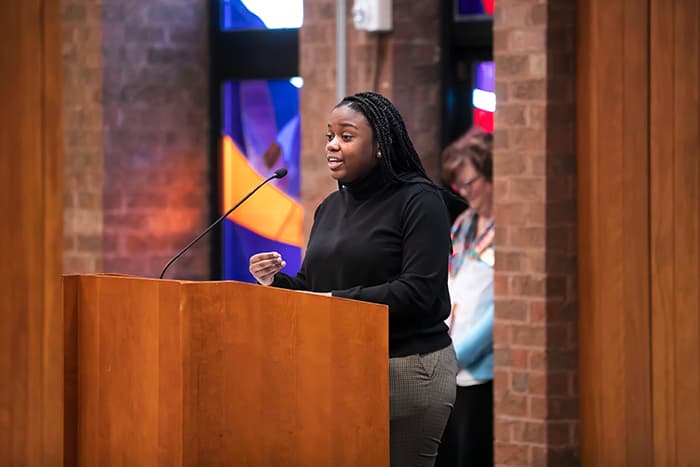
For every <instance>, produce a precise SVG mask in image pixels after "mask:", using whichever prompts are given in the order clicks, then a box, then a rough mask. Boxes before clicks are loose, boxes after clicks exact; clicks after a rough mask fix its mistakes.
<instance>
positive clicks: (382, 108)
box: [336, 92, 433, 185]
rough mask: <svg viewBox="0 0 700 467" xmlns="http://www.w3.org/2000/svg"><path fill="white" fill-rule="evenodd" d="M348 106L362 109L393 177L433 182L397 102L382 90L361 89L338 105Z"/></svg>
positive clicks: (393, 179)
mask: <svg viewBox="0 0 700 467" xmlns="http://www.w3.org/2000/svg"><path fill="white" fill-rule="evenodd" d="M343 106H347V107H350V108H351V109H353V110H355V111H356V112H360V113H361V114H362V115H364V116H365V118H366V119H367V121H368V122H369V125H370V127H371V128H372V132H373V133H374V137H375V138H376V141H377V144H378V146H379V150H380V151H381V153H382V157H381V158H380V159H379V163H380V164H381V166H382V168H383V171H384V173H385V175H386V176H388V178H389V179H390V180H391V181H395V182H408V181H409V180H411V179H414V180H415V177H416V176H419V177H421V178H424V179H425V180H421V181H422V182H427V183H429V184H431V185H432V184H433V182H432V181H431V180H430V178H429V177H428V175H427V174H426V173H425V168H424V167H423V163H422V162H421V160H420V157H418V153H417V152H416V149H415V148H414V147H413V143H412V142H411V139H410V138H409V137H408V132H407V131H406V125H405V124H404V122H403V118H401V114H399V111H398V110H396V107H394V104H392V103H391V101H389V99H387V98H386V97H384V96H382V95H381V94H377V93H374V92H361V93H358V94H354V95H352V96H347V97H345V98H344V99H343V100H342V101H340V103H338V105H336V108H338V107H343Z"/></svg>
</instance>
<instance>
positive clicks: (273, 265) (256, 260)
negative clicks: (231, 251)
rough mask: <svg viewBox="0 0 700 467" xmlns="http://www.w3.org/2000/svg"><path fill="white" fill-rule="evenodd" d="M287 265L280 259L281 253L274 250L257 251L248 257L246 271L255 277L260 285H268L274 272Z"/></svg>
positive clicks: (272, 278) (273, 276)
mask: <svg viewBox="0 0 700 467" xmlns="http://www.w3.org/2000/svg"><path fill="white" fill-rule="evenodd" d="M286 265H287V262H286V261H285V260H283V259H282V255H280V254H279V253H277V252H276V251H270V252H266V253H258V254H256V255H253V256H251V257H250V261H249V263H248V271H250V273H251V274H252V275H253V277H255V280H256V281H258V282H259V283H260V284H262V285H270V284H272V281H273V280H274V278H275V274H277V273H278V272H280V270H281V269H282V268H283V267H285V266H286Z"/></svg>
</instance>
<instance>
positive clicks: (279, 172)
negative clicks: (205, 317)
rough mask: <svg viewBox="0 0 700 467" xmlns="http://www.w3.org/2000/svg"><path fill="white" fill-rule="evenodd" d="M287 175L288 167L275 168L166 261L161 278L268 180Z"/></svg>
mask: <svg viewBox="0 0 700 467" xmlns="http://www.w3.org/2000/svg"><path fill="white" fill-rule="evenodd" d="M285 175H287V169H285V168H284V167H283V168H281V169H277V170H275V173H274V174H272V175H270V176H269V177H267V178H266V179H265V180H263V181H262V182H261V183H260V184H259V185H258V186H256V187H255V188H254V189H253V191H251V192H250V193H248V194H247V195H245V197H244V198H243V199H242V200H240V201H239V202H237V203H236V205H235V206H233V207H232V208H231V209H229V210H228V211H226V213H225V214H224V215H223V216H221V217H219V218H218V219H217V220H215V221H214V222H213V223H212V224H211V225H210V226H209V227H207V229H206V230H205V231H204V232H202V233H201V234H199V235H197V236H196V237H195V238H194V240H192V241H191V242H190V243H188V244H187V246H185V248H183V249H182V250H180V251H179V252H178V253H177V254H176V255H175V256H173V257H172V258H170V261H168V262H167V263H166V265H165V267H164V268H163V271H162V272H161V273H160V279H162V278H163V276H165V272H166V271H167V270H168V268H169V267H170V266H171V265H172V264H173V263H174V262H175V261H176V260H177V259H178V258H179V257H180V256H182V255H183V254H184V253H185V252H186V251H187V250H189V249H190V248H191V247H192V245H194V244H195V243H197V242H198V241H199V240H200V239H201V238H202V237H204V236H205V235H206V234H207V233H209V231H210V230H211V229H213V228H214V227H216V226H217V225H218V224H219V222H221V221H222V220H224V219H226V217H228V215H229V214H231V213H232V212H233V211H234V210H235V209H236V208H237V207H238V206H240V205H241V204H243V203H244V202H245V201H246V200H247V199H248V198H250V197H251V196H253V194H254V193H255V192H256V191H258V190H259V189H260V188H262V187H263V185H265V184H266V183H267V182H269V181H270V180H272V179H273V178H282V177H284V176H285Z"/></svg>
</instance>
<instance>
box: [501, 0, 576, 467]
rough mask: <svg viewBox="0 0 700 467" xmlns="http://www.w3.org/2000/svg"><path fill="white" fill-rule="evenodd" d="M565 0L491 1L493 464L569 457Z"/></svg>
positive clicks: (571, 96) (572, 308) (569, 167)
mask: <svg viewBox="0 0 700 467" xmlns="http://www.w3.org/2000/svg"><path fill="white" fill-rule="evenodd" d="M575 5H576V3H575V1H574V0H565V1H554V0H548V1H547V0H545V1H534V0H533V1H519V2H514V1H508V0H502V1H498V2H496V13H495V18H494V57H495V62H496V86H497V90H496V93H497V96H498V108H497V111H496V122H495V126H496V132H495V142H496V149H495V155H494V158H495V161H494V173H495V215H496V225H497V226H498V234H497V239H496V252H497V253H496V255H497V259H496V284H495V293H496V322H495V326H494V342H495V344H494V346H495V380H494V387H495V461H496V464H497V465H509V466H511V465H518V466H569V465H577V464H578V398H577V381H576V372H577V331H576V320H577V303H576V200H575V197H574V194H575V192H576V190H575V185H574V184H575V165H576V164H575V108H574V102H575V77H576V76H575V67H574V65H575V50H574V40H575V17H576V12H575Z"/></svg>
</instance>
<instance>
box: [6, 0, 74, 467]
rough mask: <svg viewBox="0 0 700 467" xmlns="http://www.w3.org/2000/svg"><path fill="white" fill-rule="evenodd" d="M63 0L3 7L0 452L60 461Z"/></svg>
mask: <svg viewBox="0 0 700 467" xmlns="http://www.w3.org/2000/svg"><path fill="white" fill-rule="evenodd" d="M60 19H61V14H60V8H59V1H58V0H24V1H21V2H2V3H1V6H0V40H1V41H2V44H3V46H2V47H3V51H2V53H0V74H1V75H2V79H0V102H1V104H0V212H2V213H3V216H4V220H3V223H2V224H3V227H2V229H0V245H2V248H3V259H2V266H0V433H1V434H2V435H0V460H1V462H2V463H3V465H18V466H19V465H31V466H40V465H51V466H55V465H61V460H62V378H63V368H62V337H63V336H62V318H61V313H60V310H61V307H60V303H59V299H60V290H59V287H60V274H61V267H62V266H61V257H62V249H63V232H62V222H63V210H62V200H63V190H62V160H61V154H62V137H61V67H60V59H61V33H60V30H61V25H60Z"/></svg>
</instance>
